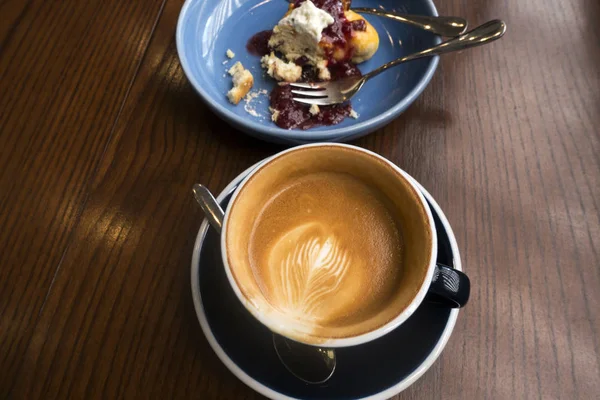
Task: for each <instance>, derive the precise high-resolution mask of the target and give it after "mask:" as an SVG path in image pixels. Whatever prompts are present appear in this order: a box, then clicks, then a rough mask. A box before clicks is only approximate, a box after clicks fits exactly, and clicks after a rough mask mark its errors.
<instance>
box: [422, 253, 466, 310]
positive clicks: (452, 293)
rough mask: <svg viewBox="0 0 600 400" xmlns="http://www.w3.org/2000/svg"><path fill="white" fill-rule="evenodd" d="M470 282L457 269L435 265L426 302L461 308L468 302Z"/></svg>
mask: <svg viewBox="0 0 600 400" xmlns="http://www.w3.org/2000/svg"><path fill="white" fill-rule="evenodd" d="M470 293H471V281H470V280H469V277H468V276H467V275H466V274H464V273H462V272H460V271H459V270H457V269H454V268H451V267H448V266H447V265H443V264H436V266H435V270H434V272H433V279H432V281H431V285H430V286H429V292H428V293H427V298H426V299H427V301H429V302H431V303H437V304H441V305H443V306H445V307H449V308H461V307H464V306H465V304H467V302H468V301H469V294H470Z"/></svg>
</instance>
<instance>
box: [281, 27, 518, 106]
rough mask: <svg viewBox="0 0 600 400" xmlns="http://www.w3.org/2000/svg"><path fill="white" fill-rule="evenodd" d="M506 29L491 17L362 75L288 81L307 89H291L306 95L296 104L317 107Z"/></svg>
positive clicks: (493, 37) (483, 41)
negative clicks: (399, 68)
mask: <svg viewBox="0 0 600 400" xmlns="http://www.w3.org/2000/svg"><path fill="white" fill-rule="evenodd" d="M505 32H506V24H505V23H504V22H503V21H500V20H492V21H489V22H486V23H485V24H483V25H480V26H478V27H477V28H475V29H473V30H471V31H469V32H467V33H465V34H462V35H460V36H458V37H456V38H454V39H450V40H448V41H446V42H443V43H440V44H439V45H437V46H434V47H431V48H429V49H426V50H422V51H419V52H417V53H413V54H410V55H408V56H405V57H401V58H398V59H396V60H394V61H392V62H389V63H387V64H384V65H382V66H381V67H379V68H377V69H375V70H373V71H371V72H369V73H367V74H365V75H363V76H351V77H348V78H342V79H340V80H336V81H329V82H318V83H290V84H289V85H290V86H292V87H295V88H301V89H307V90H292V93H294V94H297V95H302V96H307V97H294V100H295V101H297V102H299V103H304V104H311V105H312V104H316V105H318V106H326V105H330V104H339V103H343V102H344V101H346V100H349V99H350V98H351V97H352V96H354V95H355V94H356V92H358V91H359V90H360V89H361V88H362V87H363V85H364V84H365V82H367V81H368V80H369V79H371V78H373V77H374V76H377V75H379V74H380V73H382V72H383V71H387V70H388V69H390V68H392V67H395V66H396V65H399V64H402V63H404V62H407V61H412V60H416V59H419V58H423V57H432V56H436V55H441V54H446V53H450V52H453V51H459V50H464V49H468V48H471V47H475V46H481V45H483V44H487V43H489V42H492V41H494V40H497V39H500V38H501V37H502V36H503V35H504V33H505Z"/></svg>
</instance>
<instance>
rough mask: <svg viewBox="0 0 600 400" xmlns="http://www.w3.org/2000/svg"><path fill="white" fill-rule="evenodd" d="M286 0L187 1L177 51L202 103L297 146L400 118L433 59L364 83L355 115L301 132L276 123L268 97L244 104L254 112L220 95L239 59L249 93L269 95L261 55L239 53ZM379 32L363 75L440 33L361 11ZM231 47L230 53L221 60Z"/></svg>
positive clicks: (420, 9) (418, 5)
mask: <svg viewBox="0 0 600 400" xmlns="http://www.w3.org/2000/svg"><path fill="white" fill-rule="evenodd" d="M352 6H353V7H383V8H384V9H386V10H392V11H397V12H403V13H410V14H420V15H437V11H436V9H435V6H434V5H433V2H432V1H430V0H355V1H353V2H352ZM287 7H288V2H287V1H286V0H264V1H260V0H247V1H244V0H187V1H186V3H185V5H184V6H183V8H182V10H181V14H180V15H179V21H178V24H177V51H178V53H179V58H180V60H181V65H182V67H183V70H184V72H185V74H186V75H187V77H188V79H189V81H190V82H191V84H192V85H193V86H194V88H195V89H196V91H197V92H198V93H199V94H200V96H201V97H202V98H203V99H204V101H205V102H206V104H208V106H209V107H210V108H211V109H212V110H213V111H214V112H216V113H217V115H219V116H220V117H221V118H223V119H224V120H225V121H227V122H229V123H230V124H231V125H233V126H234V127H236V128H238V129H240V130H242V131H244V132H246V133H248V134H250V135H252V136H255V137H258V138H261V139H264V140H267V141H271V142H278V143H291V144H301V143H309V142H316V141H348V140H351V139H355V138H357V137H360V136H363V135H366V134H368V133H370V132H372V131H374V130H376V129H378V128H380V127H382V126H384V125H385V124H387V123H389V122H390V121H392V120H393V119H394V118H396V117H397V116H398V115H400V114H401V113H402V112H403V111H404V110H405V109H406V108H407V107H408V106H409V105H410V104H411V103H412V102H413V101H414V100H415V99H416V98H417V97H418V96H419V95H420V94H421V92H423V90H424V89H425V87H426V86H427V84H428V83H429V81H430V80H431V78H432V76H433V73H434V72H435V69H436V67H437V65H438V57H432V58H427V59H421V60H416V61H411V62H409V63H406V64H402V65H400V66H398V67H396V68H393V69H391V70H388V71H386V72H384V73H383V74H381V75H379V76H377V77H375V78H373V79H372V80H370V81H369V82H368V83H367V84H366V85H365V86H364V87H363V88H362V89H361V91H360V92H359V93H358V94H357V95H356V96H355V97H354V98H353V99H352V105H353V107H354V109H355V110H356V112H357V113H358V114H359V118H358V119H356V120H355V119H352V118H347V119H346V120H345V121H343V122H342V123H341V124H339V125H334V126H324V127H318V128H313V129H310V130H307V131H302V130H286V129H281V128H279V127H278V126H276V125H275V124H274V123H273V122H272V121H271V118H270V113H269V111H268V103H269V100H268V96H267V95H261V96H259V97H258V98H256V99H254V100H253V101H252V103H251V105H252V107H253V108H254V109H255V112H256V113H257V114H258V116H252V115H250V114H249V113H248V112H247V111H246V110H245V109H244V103H243V102H240V104H238V105H237V106H234V105H232V104H231V103H229V101H228V100H227V97H226V95H225V94H226V93H227V91H228V90H229V89H230V88H231V77H230V76H229V75H227V73H226V71H227V69H228V68H229V67H230V66H231V65H232V64H233V63H234V62H236V61H241V62H242V64H244V66H245V67H246V68H248V69H249V70H250V71H251V72H252V74H253V75H254V88H253V90H267V91H269V92H270V90H271V88H272V87H273V85H274V82H273V80H272V79H271V78H268V77H265V76H264V75H263V73H262V71H261V68H260V58H259V57H256V56H253V55H251V54H250V53H248V51H247V50H246V42H247V41H248V39H249V38H250V37H252V35H254V34H255V33H257V32H259V31H263V30H266V29H272V28H273V26H275V25H276V24H277V22H278V21H279V19H281V17H282V16H283V15H284V14H285V12H286V10H287ZM365 18H366V19H367V20H368V21H369V22H370V23H371V24H372V25H373V26H374V27H375V29H377V32H378V33H379V39H380V44H379V50H377V53H376V54H375V56H374V57H373V58H372V59H370V60H369V61H367V62H365V63H363V64H360V66H359V68H360V70H361V71H362V72H363V73H365V72H369V71H371V70H373V69H375V68H377V67H379V66H380V65H382V64H384V63H386V62H389V61H392V60H394V59H396V58H398V57H401V56H404V55H407V54H411V53H414V52H416V51H419V50H423V49H425V48H427V47H431V46H433V45H435V44H437V43H439V42H440V38H439V37H437V36H435V35H432V34H430V33H428V32H425V31H422V30H420V29H417V28H414V27H411V26H408V25H406V24H402V23H400V22H398V21H393V20H390V19H386V18H383V17H378V16H374V15H365ZM227 49H231V50H232V51H233V52H234V53H235V58H234V59H233V60H229V61H228V62H227V63H226V64H223V63H224V62H225V61H227V60H228V58H227V57H226V55H225V53H226V51H227Z"/></svg>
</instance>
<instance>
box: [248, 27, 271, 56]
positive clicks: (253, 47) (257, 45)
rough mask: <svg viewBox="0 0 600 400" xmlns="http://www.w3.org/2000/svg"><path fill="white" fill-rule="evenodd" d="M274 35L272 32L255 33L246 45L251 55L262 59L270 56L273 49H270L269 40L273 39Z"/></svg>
mask: <svg viewBox="0 0 600 400" xmlns="http://www.w3.org/2000/svg"><path fill="white" fill-rule="evenodd" d="M272 34H273V31H272V30H268V31H262V32H258V33H255V34H254V36H252V37H251V38H250V40H248V43H246V49H247V50H248V52H249V53H250V54H253V55H255V56H260V57H262V56H264V55H266V54H269V53H270V52H271V49H270V48H269V39H271V35H272Z"/></svg>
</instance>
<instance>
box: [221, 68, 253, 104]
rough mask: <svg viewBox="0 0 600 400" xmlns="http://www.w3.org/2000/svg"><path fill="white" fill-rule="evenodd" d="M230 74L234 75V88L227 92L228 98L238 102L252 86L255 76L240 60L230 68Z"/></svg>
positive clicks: (232, 101)
mask: <svg viewBox="0 0 600 400" xmlns="http://www.w3.org/2000/svg"><path fill="white" fill-rule="evenodd" d="M229 75H231V76H232V80H233V88H232V89H231V90H230V91H229V92H227V98H228V99H229V101H230V102H231V103H233V104H238V103H239V102H240V100H242V99H243V98H244V96H246V94H247V93H248V92H249V91H250V89H251V88H252V85H253V84H254V77H253V76H252V74H251V73H250V71H248V70H247V69H245V68H244V66H243V65H242V63H241V62H239V61H238V62H236V63H235V64H233V67H231V68H230V69H229Z"/></svg>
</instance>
